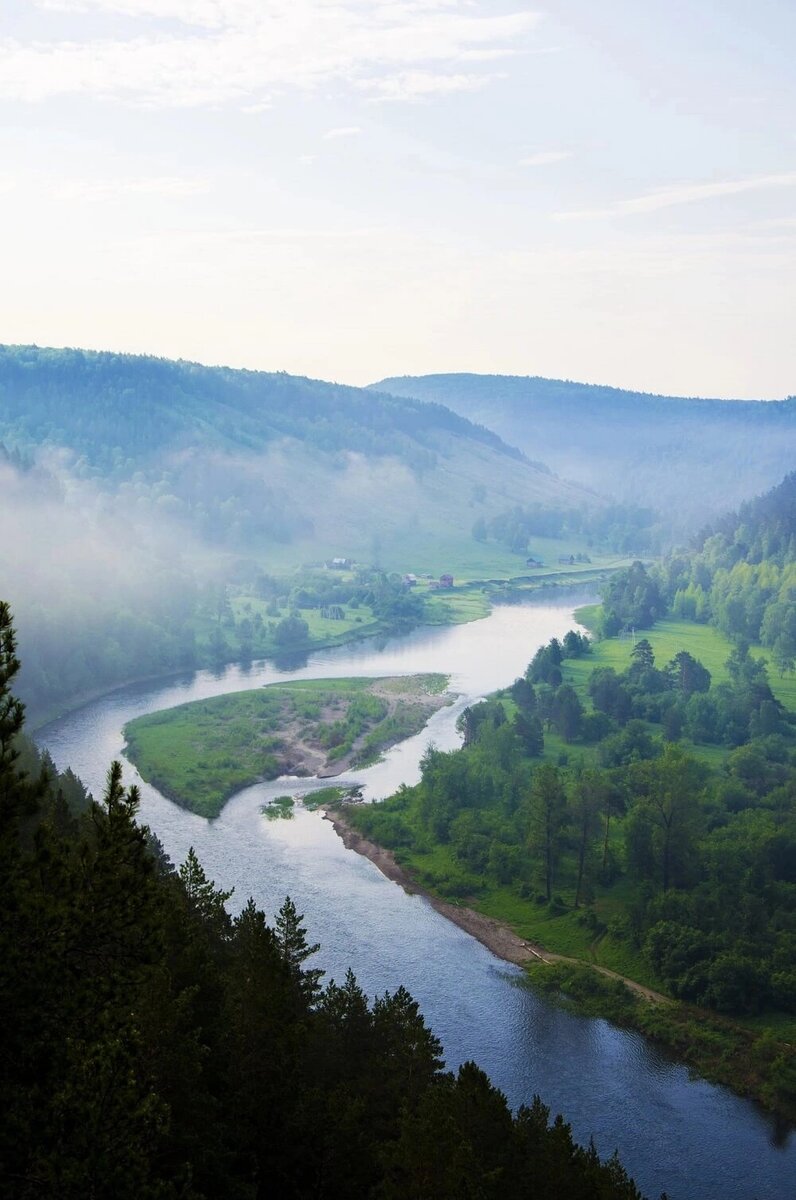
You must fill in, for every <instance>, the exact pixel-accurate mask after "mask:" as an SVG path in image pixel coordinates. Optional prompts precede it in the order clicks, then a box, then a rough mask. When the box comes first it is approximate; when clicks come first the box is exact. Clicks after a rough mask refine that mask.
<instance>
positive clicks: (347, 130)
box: [323, 125, 362, 141]
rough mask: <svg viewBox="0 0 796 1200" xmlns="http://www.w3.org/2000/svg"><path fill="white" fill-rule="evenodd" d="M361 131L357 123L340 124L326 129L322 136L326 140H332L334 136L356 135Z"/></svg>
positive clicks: (347, 136)
mask: <svg viewBox="0 0 796 1200" xmlns="http://www.w3.org/2000/svg"><path fill="white" fill-rule="evenodd" d="M361 132H362V130H361V129H360V127H359V126H358V125H341V126H340V128H339V129H327V130H326V133H325V134H324V135H323V136H324V139H325V140H326V141H333V140H334V139H336V138H349V137H356V136H357V134H359V133H361Z"/></svg>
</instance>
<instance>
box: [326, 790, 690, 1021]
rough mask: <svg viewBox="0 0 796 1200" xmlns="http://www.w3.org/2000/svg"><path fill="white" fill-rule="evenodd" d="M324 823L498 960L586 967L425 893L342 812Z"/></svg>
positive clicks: (652, 997)
mask: <svg viewBox="0 0 796 1200" xmlns="http://www.w3.org/2000/svg"><path fill="white" fill-rule="evenodd" d="M324 817H325V820H327V821H330V822H331V824H332V825H333V826H334V829H335V831H336V833H337V834H338V836H339V837H340V838H341V839H342V842H343V845H344V846H346V847H347V848H348V849H349V850H354V851H355V852H356V853H357V854H361V855H363V856H364V857H365V858H368V859H370V861H371V862H372V863H374V864H375V866H377V867H378V868H379V870H380V871H381V873H382V874H383V875H386V876H387V878H388V879H391V880H392V881H393V883H397V884H398V885H399V886H400V887H402V888H403V889H404V891H405V892H408V893H409V894H410V895H420V896H424V897H425V898H426V900H428V902H429V904H431V906H432V907H433V908H435V909H436V910H437V912H438V913H440V915H441V916H443V917H445V918H447V920H448V921H453V923H454V925H458V926H459V928H460V929H463V930H464V931H465V932H466V933H469V934H470V936H471V937H474V938H476V939H477V940H478V941H479V942H481V944H482V945H483V946H486V948H487V950H491V951H492V953H493V954H495V955H497V957H498V958H502V959H503V960H504V961H505V962H510V963H514V964H515V965H516V966H518V967H521V966H524V965H525V963H529V962H544V963H556V962H561V963H574V962H579V965H581V966H588V965H589V964H587V963H580V960H577V959H574V958H569V957H567V956H566V955H563V954H553V953H552V952H551V951H549V950H545V948H544V947H543V946H540V945H538V944H536V943H533V942H526V941H525V940H524V939H523V938H521V937H520V936H519V935H518V934H516V933H515V932H514V931H513V929H510V928H509V926H508V925H504V924H503V922H502V921H497V920H495V918H494V917H488V916H486V915H485V914H484V913H479V912H476V911H475V909H473V908H468V907H467V906H466V905H464V904H451V903H449V902H448V901H447V900H440V898H439V896H435V895H433V894H432V893H431V892H428V891H427V890H426V889H425V888H424V887H421V886H420V884H419V883H417V881H416V880H414V879H413V878H412V876H411V875H410V874H409V873H408V872H407V871H406V870H405V869H404V868H403V867H402V866H401V864H400V863H399V862H397V861H396V859H395V855H394V854H393V853H392V851H391V850H386V849H385V848H384V847H383V846H379V845H378V844H377V843H376V842H371V841H369V840H368V838H366V837H363V836H362V834H361V833H359V832H358V831H357V830H356V829H354V828H353V826H352V825H350V824H349V822H348V821H347V820H346V815H345V810H344V809H337V810H334V811H329V812H326V813H325V814H324ZM592 966H593V969H594V970H595V971H598V972H599V973H600V974H601V975H605V976H607V978H609V979H619V980H621V981H622V983H624V984H625V985H626V986H627V987H628V988H629V989H630V990H631V991H632V992H634V993H635V994H636V995H638V996H641V997H643V999H645V1000H649V1001H651V1002H654V1003H659V1004H669V1003H671V1001H670V1000H669V998H668V997H667V996H663V995H661V993H660V992H655V991H653V990H652V988H647V987H644V986H643V985H642V984H640V983H636V982H635V980H633V979H627V978H626V977H625V976H623V975H618V974H617V973H616V972H615V971H610V970H608V968H607V967H600V966H597V965H596V964H592Z"/></svg>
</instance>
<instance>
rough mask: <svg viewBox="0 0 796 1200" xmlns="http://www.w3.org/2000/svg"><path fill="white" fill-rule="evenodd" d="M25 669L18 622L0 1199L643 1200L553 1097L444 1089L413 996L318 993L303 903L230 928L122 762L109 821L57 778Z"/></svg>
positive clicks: (2, 664) (4, 687)
mask: <svg viewBox="0 0 796 1200" xmlns="http://www.w3.org/2000/svg"><path fill="white" fill-rule="evenodd" d="M17 666H18V664H17V660H16V654H15V642H14V635H13V630H12V628H11V622H10V614H9V612H8V608H7V606H5V605H0V818H1V819H0V859H1V860H2V867H3V908H2V915H1V916H0V1007H1V1009H2V1013H3V1021H2V1025H1V1026H0V1039H1V1041H2V1044H1V1045H0V1105H1V1106H2V1112H3V1121H2V1123H0V1193H2V1195H4V1196H14V1198H15V1200H85V1198H86V1197H96V1198H97V1200H101V1198H105V1197H108V1198H109V1200H110V1198H111V1197H112V1198H113V1200H260V1198H262V1200H265V1198H266V1197H272V1196H279V1197H285V1198H286V1200H291V1198H292V1200H310V1198H311V1197H320V1196H322V1197H328V1198H329V1200H349V1198H353V1200H356V1198H358V1197H361V1198H362V1200H366V1198H368V1197H372V1198H374V1200H375V1198H376V1197H379V1196H381V1197H385V1196H395V1197H398V1196H400V1197H403V1196H405V1195H423V1196H428V1197H429V1200H431V1197H434V1200H436V1198H437V1197H444V1196H450V1197H454V1196H455V1197H457V1198H458V1197H459V1196H464V1195H472V1196H474V1197H476V1196H477V1197H478V1198H479V1200H481V1198H491V1197H494V1198H495V1200H506V1198H512V1197H517V1200H519V1198H520V1197H524V1196H527V1195H528V1180H529V1178H530V1176H529V1171H530V1172H531V1173H532V1177H533V1180H534V1185H533V1187H534V1190H533V1195H534V1196H536V1197H543V1198H544V1197H550V1200H553V1197H558V1196H560V1195H562V1194H563V1193H562V1191H561V1189H562V1188H563V1189H564V1190H565V1193H566V1194H567V1195H568V1196H573V1197H582V1198H583V1200H636V1198H637V1197H638V1192H637V1191H636V1189H635V1187H634V1186H633V1184H632V1182H631V1181H630V1180H629V1179H628V1177H627V1175H626V1174H625V1172H624V1171H623V1170H622V1169H621V1168H620V1167H619V1165H618V1163H616V1161H615V1160H611V1161H610V1162H609V1163H605V1164H603V1163H601V1162H600V1161H599V1159H598V1158H597V1157H596V1155H595V1154H594V1153H593V1152H591V1151H584V1150H582V1149H580V1148H579V1147H577V1146H576V1145H575V1144H574V1143H573V1141H572V1137H571V1133H570V1131H569V1129H568V1127H567V1126H565V1125H564V1124H563V1122H562V1121H561V1120H560V1119H558V1120H557V1121H556V1122H554V1123H553V1124H552V1125H551V1124H550V1114H549V1111H548V1110H547V1109H545V1108H544V1107H543V1106H542V1105H541V1102H540V1101H539V1100H538V1099H537V1100H535V1101H534V1104H533V1106H532V1108H531V1109H529V1110H524V1109H523V1110H521V1112H520V1113H519V1114H518V1116H517V1117H516V1118H515V1117H513V1116H512V1114H511V1112H510V1110H509V1108H508V1106H507V1104H506V1101H505V1098H504V1097H503V1096H502V1095H501V1093H500V1092H498V1091H496V1089H495V1088H493V1087H492V1085H491V1084H490V1083H489V1081H488V1079H487V1078H486V1076H484V1075H483V1073H482V1072H480V1071H479V1070H478V1069H477V1068H476V1067H474V1066H473V1065H472V1064H468V1065H467V1066H465V1067H463V1068H461V1070H460V1072H459V1074H458V1076H457V1077H454V1076H452V1075H449V1074H444V1073H443V1070H442V1061H441V1053H440V1044H439V1042H438V1041H437V1039H436V1038H435V1037H434V1035H433V1034H432V1033H431V1032H430V1031H429V1030H428V1029H427V1028H426V1026H425V1024H424V1022H423V1019H422V1017H421V1016H420V1013H419V1012H418V1008H417V1004H416V1003H415V1002H414V1001H413V1000H412V998H411V996H409V994H408V993H407V992H406V991H405V990H404V989H403V988H399V989H398V991H397V992H396V993H395V994H394V995H391V996H390V995H385V996H383V997H381V998H379V999H377V1000H376V1001H375V1002H374V1003H373V1004H372V1005H371V1004H369V1003H368V1001H367V999H366V997H365V996H364V995H363V993H362V991H361V989H360V988H359V986H358V985H357V983H356V980H355V979H354V978H353V976H352V975H351V974H350V973H349V974H348V975H347V976H346V979H345V980H344V982H343V984H342V986H338V985H336V984H334V983H330V984H329V985H328V986H327V987H326V988H325V989H322V988H321V984H320V977H321V972H320V971H319V970H317V969H315V968H313V967H311V966H308V965H307V961H308V960H309V959H311V958H312V955H313V954H314V953H315V951H316V950H317V946H315V945H310V944H309V943H308V941H307V937H306V932H305V929H304V926H303V923H302V917H301V915H300V914H299V913H298V912H297V911H296V908H295V905H294V904H293V903H292V901H290V900H289V899H288V900H286V901H285V903H284V905H283V907H282V909H281V910H280V912H279V913H278V915H277V918H276V921H275V924H274V926H273V927H271V926H270V925H269V924H268V923H267V921H266V919H265V916H264V915H263V913H261V912H259V911H258V910H257V908H256V907H255V905H254V903H253V902H252V901H251V900H250V901H249V902H248V904H247V905H246V906H245V907H244V909H243V911H242V912H241V913H240V914H239V915H238V916H237V917H236V918H234V919H232V918H230V916H229V915H228V913H227V910H226V907H225V903H226V901H227V900H228V898H229V895H230V893H227V892H223V891H220V890H219V889H218V888H216V886H215V885H214V883H213V882H212V881H210V880H208V879H207V876H206V875H205V873H204V871H203V869H202V866H201V864H200V863H199V861H198V860H197V858H196V855H195V854H194V852H193V851H192V850H191V851H189V854H188V857H187V859H186V862H185V863H184V864H183V866H182V867H181V869H180V871H179V873H175V872H174V871H173V870H172V869H171V868H170V866H169V864H168V863H167V862H166V861H165V858H164V856H163V854H162V851H161V850H159V848H158V846H157V843H156V841H155V839H153V838H152V836H151V835H150V834H149V833H148V831H147V830H146V829H145V828H142V827H141V826H140V825H139V824H138V823H137V819H136V818H137V808H138V795H137V793H136V790H135V788H130V789H125V788H124V786H123V784H122V779H121V768H120V766H119V764H117V763H115V764H113V766H112V767H111V769H110V771H109V773H108V781H107V786H106V790H105V795H104V797H103V799H102V801H101V802H100V803H93V802H91V803H90V804H89V803H88V801H87V799H86V797H85V793H82V795H77V794H76V783H75V781H74V777H71V778H69V779H67V777H60V778H59V777H56V776H55V774H54V773H52V772H51V771H50V770H49V769H48V768H47V767H46V764H43V763H42V762H41V761H40V760H39V759H38V758H37V755H36V753H35V751H34V750H33V749H32V748H31V746H30V745H29V744H28V743H24V742H22V741H21V740H20V726H21V721H22V710H21V707H20V705H19V704H18V703H17V702H16V701H15V700H14V699H13V695H12V693H11V691H10V689H9V685H10V684H11V683H12V681H13V678H14V676H15V674H16V670H17ZM491 728H492V729H493V732H494V734H495V735H496V736H497V735H499V734H500V733H501V729H499V728H495V727H494V726H491ZM504 728H505V725H504ZM24 767H27V768H28V771H26V770H25V769H24ZM31 767H32V768H33V771H32V772H30V768H31ZM29 772H30V773H29ZM66 793H70V794H73V795H74V799H75V800H76V801H77V804H76V808H77V809H83V810H84V811H83V812H82V815H75V814H74V813H73V812H70V810H69V807H68V806H67V804H66V802H65V795H66Z"/></svg>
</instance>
